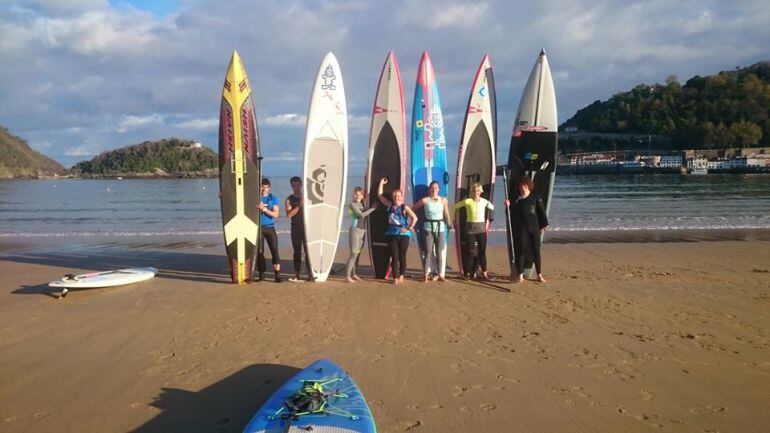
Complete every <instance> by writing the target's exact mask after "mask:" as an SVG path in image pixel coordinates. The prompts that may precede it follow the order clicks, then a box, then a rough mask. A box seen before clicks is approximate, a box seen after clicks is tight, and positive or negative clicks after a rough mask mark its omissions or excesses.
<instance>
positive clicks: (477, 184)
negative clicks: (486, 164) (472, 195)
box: [469, 182, 484, 192]
mask: <svg viewBox="0 0 770 433" xmlns="http://www.w3.org/2000/svg"><path fill="white" fill-rule="evenodd" d="M476 188H479V189H481V192H484V187H483V186H481V184H480V183H478V182H473V184H472V185H471V189H470V191H473V190H474V189H476ZM470 191H469V192H470Z"/></svg>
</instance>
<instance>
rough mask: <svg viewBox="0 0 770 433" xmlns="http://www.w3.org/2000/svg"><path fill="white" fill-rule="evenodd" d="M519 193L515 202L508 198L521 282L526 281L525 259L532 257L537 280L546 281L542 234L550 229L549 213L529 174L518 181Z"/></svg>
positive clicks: (518, 281) (517, 268)
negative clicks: (546, 211) (543, 267)
mask: <svg viewBox="0 0 770 433" xmlns="http://www.w3.org/2000/svg"><path fill="white" fill-rule="evenodd" d="M518 190H519V195H518V196H517V197H516V199H515V200H514V202H513V203H511V202H510V200H506V201H505V204H506V206H509V207H510V214H511V228H512V230H513V240H514V244H513V249H514V252H515V253H516V257H515V263H516V271H517V273H518V276H517V277H516V279H515V280H514V281H515V282H517V283H520V282H522V281H524V269H525V268H526V267H528V266H526V263H525V260H527V259H530V258H531V261H532V262H534V264H535V270H536V271H537V281H539V282H541V283H545V282H546V280H545V278H544V277H543V271H542V266H541V260H540V237H541V236H542V234H543V232H545V231H546V229H547V228H548V216H547V215H546V213H545V205H544V204H543V200H542V199H541V198H540V197H539V196H538V195H537V194H534V192H533V191H534V190H535V183H534V182H533V181H532V179H530V178H529V177H526V176H525V177H524V178H522V179H521V180H520V181H519V183H518Z"/></svg>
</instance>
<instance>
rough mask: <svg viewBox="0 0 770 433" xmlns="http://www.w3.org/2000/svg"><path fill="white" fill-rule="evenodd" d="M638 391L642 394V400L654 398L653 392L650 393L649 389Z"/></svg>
mask: <svg viewBox="0 0 770 433" xmlns="http://www.w3.org/2000/svg"><path fill="white" fill-rule="evenodd" d="M639 393H640V394H642V400H644V401H652V399H654V398H655V394H653V393H651V392H649V391H647V390H645V389H642V390H640V391H639Z"/></svg>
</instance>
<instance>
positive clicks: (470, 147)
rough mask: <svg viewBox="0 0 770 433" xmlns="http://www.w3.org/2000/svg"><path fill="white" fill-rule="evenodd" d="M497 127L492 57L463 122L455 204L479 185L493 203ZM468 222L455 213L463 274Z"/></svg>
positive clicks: (485, 63) (483, 64) (461, 212)
mask: <svg viewBox="0 0 770 433" xmlns="http://www.w3.org/2000/svg"><path fill="white" fill-rule="evenodd" d="M496 125H497V102H496V97H495V84H494V78H493V74H492V66H491V63H490V61H489V56H484V58H483V59H482V60H481V64H480V65H479V69H478V71H477V72H476V77H475V78H474V81H473V85H472V86H471V95H470V97H469V99H468V107H467V110H466V113H465V121H464V122H463V131H462V136H461V139H460V149H459V155H458V158H457V178H456V180H455V203H457V202H459V201H461V200H464V199H466V198H468V193H469V191H470V187H471V185H472V184H473V183H476V182H478V183H480V184H481V186H482V188H483V192H482V194H481V196H482V197H483V198H485V199H487V200H489V201H490V202H492V201H493V200H494V191H495V176H496V166H495V154H496V149H497V144H496V143H497V133H496ZM466 219H467V218H466V212H465V210H464V209H460V210H459V211H458V212H457V213H456V214H455V219H454V225H455V250H456V253H457V263H458V267H459V268H460V269H459V270H460V272H461V273H463V274H465V272H466V270H467V269H469V266H470V264H469V263H466V257H465V254H464V251H465V250H466V248H467V239H466ZM487 230H488V229H487Z"/></svg>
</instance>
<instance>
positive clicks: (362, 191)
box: [353, 186, 364, 194]
mask: <svg viewBox="0 0 770 433" xmlns="http://www.w3.org/2000/svg"><path fill="white" fill-rule="evenodd" d="M357 192H360V193H361V194H363V193H364V189H363V188H361V187H360V186H357V187H355V188H353V194H355V193H357Z"/></svg>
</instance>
